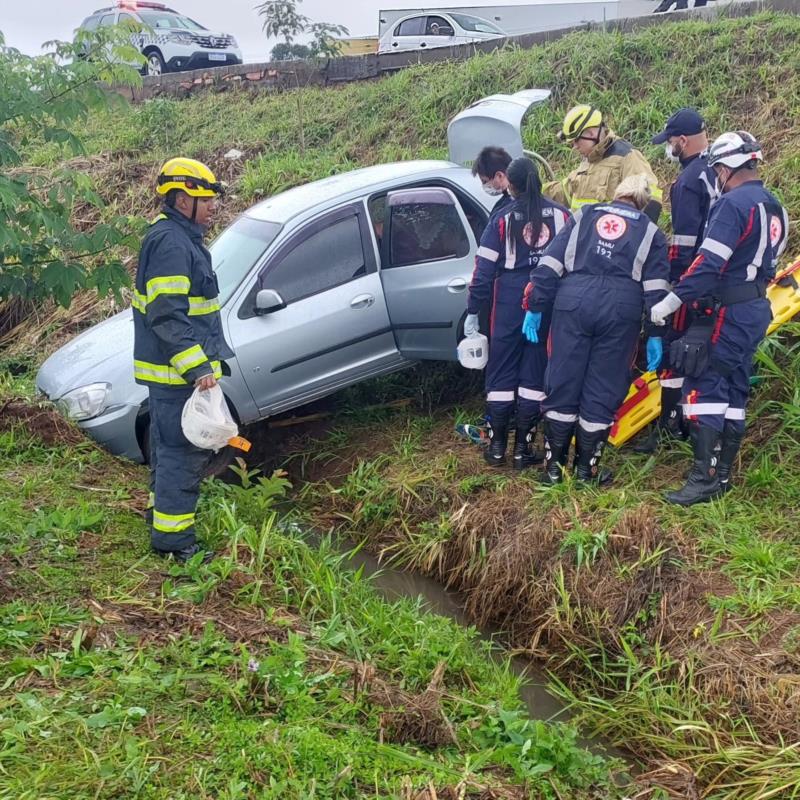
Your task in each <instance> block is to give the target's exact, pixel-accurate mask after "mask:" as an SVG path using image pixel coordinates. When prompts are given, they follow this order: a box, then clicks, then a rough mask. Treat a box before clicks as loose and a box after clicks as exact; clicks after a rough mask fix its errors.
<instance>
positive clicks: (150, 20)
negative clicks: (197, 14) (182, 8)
mask: <svg viewBox="0 0 800 800" xmlns="http://www.w3.org/2000/svg"><path fill="white" fill-rule="evenodd" d="M137 13H138V14H139V16H140V17H141V18H142V22H144V24H145V25H148V26H150V27H151V28H161V29H164V28H170V29H172V30H181V31H204V30H205V28H204V27H203V26H202V25H198V24H197V23H196V22H195V21H194V20H193V19H189V17H184V16H181V15H180V14H169V13H167V12H164V11H144V10H142V9H137Z"/></svg>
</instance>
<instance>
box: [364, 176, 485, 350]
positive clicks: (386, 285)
mask: <svg viewBox="0 0 800 800" xmlns="http://www.w3.org/2000/svg"><path fill="white" fill-rule="evenodd" d="M378 199H379V198H371V200H370V203H371V206H373V204H374V203H375V202H376V201H377V200H378ZM371 211H372V208H371ZM373 217H374V212H373ZM383 217H384V224H383V230H382V233H383V235H382V237H381V243H380V253H381V272H380V275H381V282H382V283H383V290H384V294H385V296H386V305H387V307H388V309H389V319H390V320H391V323H392V329H393V331H394V335H395V340H396V341H397V347H398V350H399V351H400V353H401V354H402V355H403V356H405V357H406V358H415V359H416V358H424V359H446V360H449V359H454V358H455V357H456V346H457V344H458V341H457V336H458V331H459V323H460V321H461V319H462V317H463V316H464V314H465V313H466V307H467V288H468V286H469V282H470V279H471V277H472V271H473V268H474V261H475V251H476V249H477V245H476V242H475V236H474V234H473V232H472V230H471V228H470V224H469V222H468V220H467V217H466V215H465V213H464V210H463V208H462V207H461V205H460V203H459V202H458V199H457V198H456V196H455V194H454V193H453V192H452V191H451V190H450V189H447V188H445V187H436V186H428V187H414V188H406V189H399V190H396V191H392V192H389V193H388V194H386V196H385V200H384V210H383Z"/></svg>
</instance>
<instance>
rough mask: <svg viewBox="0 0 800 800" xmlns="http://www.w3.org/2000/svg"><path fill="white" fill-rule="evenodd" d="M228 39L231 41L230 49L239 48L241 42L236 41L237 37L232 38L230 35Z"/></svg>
mask: <svg viewBox="0 0 800 800" xmlns="http://www.w3.org/2000/svg"><path fill="white" fill-rule="evenodd" d="M228 38H229V39H230V41H231V43H230V47H238V46H239V42H237V41H236V37H235V36H231V35H230V34H228Z"/></svg>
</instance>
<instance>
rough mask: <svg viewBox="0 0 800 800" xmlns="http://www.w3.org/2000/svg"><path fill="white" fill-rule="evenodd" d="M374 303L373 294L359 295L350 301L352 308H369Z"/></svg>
mask: <svg viewBox="0 0 800 800" xmlns="http://www.w3.org/2000/svg"><path fill="white" fill-rule="evenodd" d="M374 302H375V298H374V297H373V296H372V295H371V294H359V295H356V296H355V297H354V298H353V299H352V300H351V301H350V308H369V307H370V306H371V305H372V304H373V303H374Z"/></svg>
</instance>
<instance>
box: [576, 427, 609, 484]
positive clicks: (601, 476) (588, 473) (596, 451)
mask: <svg viewBox="0 0 800 800" xmlns="http://www.w3.org/2000/svg"><path fill="white" fill-rule="evenodd" d="M608 434H609V429H608V428H605V429H604V430H602V431H587V430H584V429H583V428H582V427H581V425H580V423H578V432H577V433H576V434H575V477H576V478H577V479H578V480H579V481H582V482H583V483H594V484H598V485H599V486H607V485H608V484H609V483H611V481H612V480H613V479H614V475H613V473H612V472H611V470H608V469H602V470H601V469H600V459H601V458H602V457H603V450H604V449H605V446H606V442H607V441H608Z"/></svg>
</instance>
